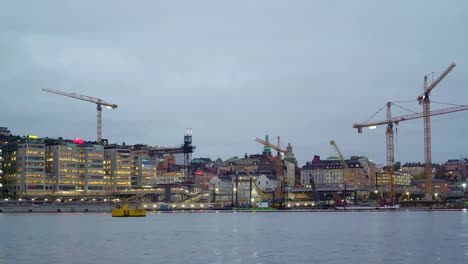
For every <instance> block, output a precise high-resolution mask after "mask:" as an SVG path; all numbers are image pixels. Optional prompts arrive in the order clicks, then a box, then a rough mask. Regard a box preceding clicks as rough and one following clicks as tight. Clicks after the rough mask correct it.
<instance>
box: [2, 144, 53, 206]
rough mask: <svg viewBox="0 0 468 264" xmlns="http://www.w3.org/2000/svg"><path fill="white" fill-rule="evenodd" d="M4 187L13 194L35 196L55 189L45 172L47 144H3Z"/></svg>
mask: <svg viewBox="0 0 468 264" xmlns="http://www.w3.org/2000/svg"><path fill="white" fill-rule="evenodd" d="M2 152H3V171H4V176H3V184H4V186H3V188H5V189H6V192H7V193H8V194H9V195H12V196H18V197H23V196H30V195H32V196H34V195H36V194H42V193H44V192H52V191H53V188H54V186H53V182H52V180H51V179H49V178H48V177H46V173H45V144H44V143H41V142H34V141H31V142H23V143H17V142H14V143H9V144H7V145H5V146H3V151H2Z"/></svg>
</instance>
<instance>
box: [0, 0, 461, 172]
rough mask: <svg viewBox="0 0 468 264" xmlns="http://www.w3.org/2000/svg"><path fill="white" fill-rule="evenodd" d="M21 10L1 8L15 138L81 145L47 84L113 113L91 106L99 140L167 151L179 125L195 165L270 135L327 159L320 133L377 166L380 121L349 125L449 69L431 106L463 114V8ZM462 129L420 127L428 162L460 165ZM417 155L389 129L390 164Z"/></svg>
mask: <svg viewBox="0 0 468 264" xmlns="http://www.w3.org/2000/svg"><path fill="white" fill-rule="evenodd" d="M27 3H28V4H26V3H25V2H20V1H3V2H2V3H1V4H0V91H1V93H0V98H1V102H0V126H7V127H9V128H10V129H11V131H12V133H14V134H20V135H27V134H35V135H38V136H43V137H45V136H49V137H59V136H62V137H65V138H74V137H82V138H84V139H86V140H95V138H96V110H95V105H93V104H91V103H87V102H83V101H78V100H74V99H71V98H66V97H61V96H59V95H54V94H49V93H45V92H42V91H41V89H42V88H52V89H58V90H63V91H67V92H76V93H81V94H85V95H90V96H94V97H98V98H102V99H103V100H106V101H108V102H111V103H115V104H117V105H118V106H119V107H118V108H117V109H115V110H108V109H104V111H103V138H108V139H109V141H110V142H117V143H122V142H126V143H127V144H135V143H144V144H149V145H165V144H168V145H179V144H181V143H182V142H183V134H184V131H185V129H186V128H188V127H190V128H192V130H193V140H194V144H195V145H196V146H197V149H196V152H195V154H194V157H200V156H201V157H212V158H217V157H221V158H222V159H226V158H229V157H232V156H243V155H244V153H246V152H247V153H258V152H261V150H262V146H260V145H259V144H258V143H256V142H255V141H254V139H255V137H264V135H265V133H266V132H268V133H269V135H270V137H271V138H274V137H276V136H278V135H279V136H281V141H282V145H283V146H284V145H285V144H286V143H287V142H291V144H292V145H293V147H294V152H295V154H296V157H297V158H298V160H299V162H300V164H304V163H305V162H306V161H308V160H311V159H312V158H313V155H320V156H322V157H327V156H330V155H334V151H333V149H332V148H331V147H330V145H329V140H331V139H334V140H335V141H336V142H337V144H338V145H339V147H340V148H341V150H342V152H343V153H344V154H345V155H363V156H368V157H369V158H371V159H372V160H375V161H377V162H378V163H385V153H386V152H385V151H386V150H385V126H381V127H378V129H376V130H367V129H366V130H364V133H363V134H358V133H357V131H356V130H355V129H353V128H352V125H353V123H355V122H362V121H365V120H366V119H367V118H368V117H369V116H371V115H372V114H373V113H375V112H376V111H377V110H378V109H380V108H381V107H382V106H383V105H384V104H385V103H386V102H387V101H401V100H405V101H406V100H416V97H417V96H418V95H419V94H420V93H421V91H422V88H423V78H424V75H426V74H428V73H431V72H441V71H443V70H445V69H446V68H447V67H448V66H449V65H450V63H451V62H452V61H455V62H456V63H457V67H455V69H454V70H453V71H452V72H451V73H450V74H449V75H448V76H447V78H446V79H445V80H444V81H443V82H441V84H440V85H439V86H437V88H436V89H435V90H434V91H433V93H432V97H431V98H432V100H434V101H438V102H447V103H454V104H468V51H467V49H468V48H467V47H468V34H467V32H468V31H467V25H468V16H467V14H468V2H466V1H463V0H460V1H425V0H421V1H373V0H372V1H311V0H307V1H271V0H269V1H267V0H265V1H28V2H27ZM437 74H438V73H436V75H437ZM399 105H401V106H403V107H405V108H408V109H411V110H413V111H417V112H420V111H422V107H421V106H419V105H418V104H417V102H415V101H414V102H410V103H401V104H399ZM445 107H447V106H444V105H440V104H433V105H432V108H433V109H437V108H445ZM394 110H395V112H394V115H395V116H396V115H399V114H406V113H407V112H404V111H399V110H398V108H395V109H394ZM384 118H385V113H384V112H382V113H380V114H379V115H377V116H376V117H375V118H374V119H373V120H375V121H377V120H380V119H384ZM467 120H468V112H459V113H453V114H448V115H444V116H436V117H433V118H432V122H431V123H432V147H433V152H432V155H433V161H434V162H443V161H445V160H447V159H451V158H459V157H460V156H462V155H463V156H468V131H467V129H468V123H467V122H466V121H467ZM423 152H424V145H423V122H422V120H414V121H407V122H402V123H400V125H399V127H398V134H397V136H396V150H395V153H396V158H395V159H396V160H397V161H398V160H400V161H416V162H417V161H421V162H422V161H424V153H423Z"/></svg>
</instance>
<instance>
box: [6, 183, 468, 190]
mask: <svg viewBox="0 0 468 264" xmlns="http://www.w3.org/2000/svg"><path fill="white" fill-rule="evenodd" d="M1 186H2V185H1V184H0V187H1ZM462 187H463V193H465V188H466V182H464V183H462Z"/></svg>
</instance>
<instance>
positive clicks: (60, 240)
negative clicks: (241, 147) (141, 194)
mask: <svg viewBox="0 0 468 264" xmlns="http://www.w3.org/2000/svg"><path fill="white" fill-rule="evenodd" d="M0 263H15V264H16V263H39V264H42V263H44V264H45V263H80V264H85V263H113V264H115V263H242V264H247V263H424V264H429V263H468V213H467V212H356V213H353V212H329V213H305V212H299V213H289V212H288V213H278V212H263V213H259V212H257V213H251V212H249V213H167V214H149V215H148V216H147V217H146V218H112V217H111V216H110V215H109V214H91V213H89V214H87V213H83V214H77V213H74V214H73V213H71V214H65V213H62V214H0Z"/></svg>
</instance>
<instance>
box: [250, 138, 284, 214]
mask: <svg viewBox="0 0 468 264" xmlns="http://www.w3.org/2000/svg"><path fill="white" fill-rule="evenodd" d="M267 136H268V135H267ZM267 139H268V138H267ZM255 141H257V142H258V143H260V144H262V145H265V146H268V147H270V148H272V149H274V150H276V151H277V152H278V154H277V156H276V175H277V179H278V183H277V187H276V191H275V193H276V197H278V201H279V206H280V207H282V206H283V189H284V188H285V186H286V185H285V183H284V175H283V174H284V173H283V162H282V156H281V154H286V153H287V152H288V151H287V150H285V149H281V146H280V137H279V136H278V145H274V144H271V143H270V142H268V141H267V140H263V139H260V138H255Z"/></svg>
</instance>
